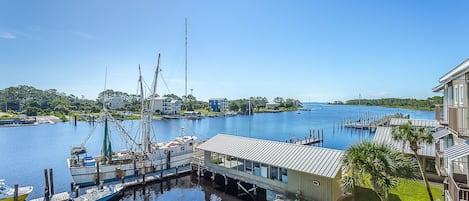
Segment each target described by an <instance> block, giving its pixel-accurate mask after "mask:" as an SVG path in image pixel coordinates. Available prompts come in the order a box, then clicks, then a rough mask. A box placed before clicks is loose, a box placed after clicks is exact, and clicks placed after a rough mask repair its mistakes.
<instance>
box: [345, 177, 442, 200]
mask: <svg viewBox="0 0 469 201" xmlns="http://www.w3.org/2000/svg"><path fill="white" fill-rule="evenodd" d="M430 188H431V190H432V194H433V198H434V199H435V200H436V199H440V200H444V198H443V196H442V195H443V184H438V183H430ZM352 200H353V199H352V197H351V196H350V197H347V198H345V199H344V200H343V201H352ZM375 200H377V201H379V198H378V196H377V195H376V193H375V192H374V191H373V190H372V189H371V187H370V185H369V184H366V186H365V187H359V188H358V190H357V199H356V201H375ZM406 200H412V201H427V200H428V194H427V189H426V188H425V184H424V183H423V181H421V180H409V179H401V181H400V183H399V185H398V186H397V187H396V188H394V189H391V190H390V191H389V201H406Z"/></svg>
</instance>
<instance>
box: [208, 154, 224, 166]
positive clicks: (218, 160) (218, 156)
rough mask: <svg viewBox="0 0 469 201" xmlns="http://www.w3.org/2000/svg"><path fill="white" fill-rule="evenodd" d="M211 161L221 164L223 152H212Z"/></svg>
mask: <svg viewBox="0 0 469 201" xmlns="http://www.w3.org/2000/svg"><path fill="white" fill-rule="evenodd" d="M210 162H211V163H213V164H221V163H222V162H223V160H222V154H219V153H215V152H212V154H211V157H210Z"/></svg>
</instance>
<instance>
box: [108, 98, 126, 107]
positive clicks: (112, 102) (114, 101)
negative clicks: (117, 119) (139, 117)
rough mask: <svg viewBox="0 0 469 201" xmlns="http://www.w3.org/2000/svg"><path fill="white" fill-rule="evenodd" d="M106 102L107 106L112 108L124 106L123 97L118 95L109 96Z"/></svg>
mask: <svg viewBox="0 0 469 201" xmlns="http://www.w3.org/2000/svg"><path fill="white" fill-rule="evenodd" d="M108 102H109V103H108V104H109V107H110V108H112V109H118V108H121V107H123V106H124V99H123V98H122V97H119V96H115V97H111V98H109V100H108Z"/></svg>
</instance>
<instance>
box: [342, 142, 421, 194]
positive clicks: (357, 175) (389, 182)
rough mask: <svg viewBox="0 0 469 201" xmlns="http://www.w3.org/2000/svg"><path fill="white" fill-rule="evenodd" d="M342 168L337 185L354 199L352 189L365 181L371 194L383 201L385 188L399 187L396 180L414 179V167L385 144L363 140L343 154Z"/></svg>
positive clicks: (386, 189) (403, 156) (386, 192)
mask: <svg viewBox="0 0 469 201" xmlns="http://www.w3.org/2000/svg"><path fill="white" fill-rule="evenodd" d="M343 169H344V173H345V174H344V176H343V178H342V180H341V182H342V187H343V188H344V190H345V191H350V190H352V191H353V196H354V197H355V196H356V186H357V185H360V184H364V182H365V180H366V178H369V181H370V183H371V186H372V189H373V191H375V192H376V194H377V195H378V197H379V199H380V200H381V201H385V200H387V199H388V192H389V189H391V188H394V187H396V186H397V185H398V184H399V177H414V176H415V172H416V171H415V170H416V164H415V163H413V162H412V160H411V159H410V158H409V157H406V156H405V155H404V154H403V153H401V152H399V151H397V150H394V149H392V147H390V146H389V145H386V144H376V143H373V142H368V141H363V142H361V143H358V144H355V145H352V146H351V147H349V148H348V149H347V150H346V151H345V156H344V159H343ZM367 175H369V177H368V176H367Z"/></svg>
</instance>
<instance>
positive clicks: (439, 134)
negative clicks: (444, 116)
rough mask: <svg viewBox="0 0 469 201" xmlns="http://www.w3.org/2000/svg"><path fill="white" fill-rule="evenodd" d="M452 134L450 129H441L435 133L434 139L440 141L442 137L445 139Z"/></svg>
mask: <svg viewBox="0 0 469 201" xmlns="http://www.w3.org/2000/svg"><path fill="white" fill-rule="evenodd" d="M449 134H451V132H450V131H449V130H448V129H446V128H445V129H441V130H439V131H437V132H435V133H433V138H434V139H440V138H442V137H445V136H447V135H449Z"/></svg>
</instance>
